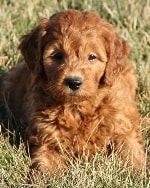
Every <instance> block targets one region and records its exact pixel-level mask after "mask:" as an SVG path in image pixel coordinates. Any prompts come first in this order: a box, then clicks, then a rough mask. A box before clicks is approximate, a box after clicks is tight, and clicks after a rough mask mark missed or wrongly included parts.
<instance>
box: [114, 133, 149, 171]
mask: <svg viewBox="0 0 150 188" xmlns="http://www.w3.org/2000/svg"><path fill="white" fill-rule="evenodd" d="M114 143H115V150H117V151H118V152H119V155H120V156H121V159H122V160H123V162H124V163H126V164H127V165H128V166H134V167H135V168H136V169H144V167H145V165H146V155H145V153H144V149H143V148H144V146H143V145H144V144H143V140H142V136H141V134H140V133H139V132H137V131H132V132H130V133H128V134H124V135H116V136H115V137H114Z"/></svg>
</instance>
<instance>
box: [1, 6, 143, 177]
mask: <svg viewBox="0 0 150 188" xmlns="http://www.w3.org/2000/svg"><path fill="white" fill-rule="evenodd" d="M19 48H20V50H21V53H22V55H23V57H24V60H25V61H24V62H22V63H20V64H18V65H17V66H16V67H15V68H13V69H12V70H11V71H10V72H9V74H8V76H7V77H6V78H5V81H4V87H5V89H4V94H5V97H6V98H7V101H8V104H9V107H10V109H11V110H12V112H13V114H14V115H15V117H16V119H17V120H18V122H20V123H21V124H22V125H23V126H24V127H25V129H26V132H27V138H28V141H29V146H30V153H31V159H32V164H33V167H36V168H38V169H39V170H41V171H42V172H48V173H49V174H53V173H54V171H55V170H56V169H58V168H59V167H60V168H65V166H66V164H65V159H64V157H63V154H65V155H66V154H67V155H68V156H71V157H73V158H74V157H79V156H81V155H82V154H83V153H84V154H85V155H88V156H89V157H90V156H92V155H93V154H94V153H95V152H99V151H101V150H102V148H104V147H106V148H107V147H108V146H109V145H110V144H113V146H114V149H115V150H117V149H118V148H121V150H120V156H121V158H122V160H124V161H126V160H128V164H129V165H132V164H133V166H134V167H136V168H140V169H141V168H143V167H144V163H145V154H144V150H143V141H142V136H141V132H140V126H139V114H138V110H137V107H136V104H135V90H136V88H137V82H136V78H135V75H134V71H133V68H132V66H131V65H130V63H129V60H128V56H129V49H128V46H127V44H126V42H125V41H123V40H122V39H120V38H119V36H118V34H117V33H116V30H115V28H114V27H113V26H112V25H111V24H109V23H107V22H106V21H104V20H103V19H101V18H100V17H99V16H98V15H96V14H94V13H90V12H79V11H76V10H69V11H64V12H62V13H58V14H55V15H53V16H52V17H51V18H50V19H43V20H41V22H40V24H39V25H38V26H37V27H36V28H34V29H33V30H32V31H31V32H30V33H29V34H27V35H25V36H24V37H23V38H22V41H21V44H20V46H19ZM70 79H71V83H70ZM72 82H73V83H72Z"/></svg>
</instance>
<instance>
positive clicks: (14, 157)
mask: <svg viewBox="0 0 150 188" xmlns="http://www.w3.org/2000/svg"><path fill="white" fill-rule="evenodd" d="M68 8H76V9H79V10H92V11H97V12H98V13H99V14H100V15H101V16H102V17H103V18H105V19H107V20H108V21H109V22H111V23H112V24H114V25H115V26H116V27H117V30H118V32H119V33H120V35H121V36H122V37H123V38H124V39H125V40H127V41H128V43H129V45H130V47H131V61H132V63H133V64H134V66H135V67H136V70H137V77H138V82H139V89H138V91H137V104H138V106H139V110H140V113H141V117H142V123H141V125H142V126H143V127H142V130H143V135H144V138H145V143H146V144H145V148H146V151H147V153H148V154H149V155H150V141H149V138H150V76H149V75H150V53H149V52H150V21H149V20H150V14H149V12H150V0H138V1H137V0H126V1H124V0H119V1H118V0H103V1H102V0H84V1H80V0H68V1H65V0H51V1H49V0H32V1H27V0H1V6H0V23H1V24H0V44H1V45H0V78H1V77H2V75H3V74H4V73H5V72H7V71H8V70H9V69H10V68H11V67H12V66H13V65H14V64H16V63H18V62H19V61H20V53H19V51H18V49H17V47H18V45H19V39H20V37H21V36H22V35H23V34H25V33H26V32H27V31H28V30H30V29H31V28H32V27H33V26H35V25H36V24H37V22H38V20H40V18H42V17H49V16H50V15H52V14H53V13H56V12H58V11H61V10H64V9H68ZM0 80H1V79H0ZM1 114H3V112H2V111H1V112H0V116H2V115H1ZM7 123H9V122H7ZM1 125H2V123H1ZM0 143H1V144H0V187H4V188H5V187H30V186H31V184H32V185H33V187H42V186H43V187H54V188H55V187H56V188H57V187H59V188H65V187H69V188H77V187H78V188H79V187H80V188H82V187H83V188H85V187H87V188H88V187H89V188H92V187H93V188H95V187H96V188H97V187H108V188H116V187H118V188H119V187H126V188H127V187H134V188H136V187H137V188H139V187H140V188H142V187H143V188H148V187H150V177H149V176H148V175H147V174H146V173H145V172H144V171H143V172H142V173H141V174H138V175H137V173H136V172H135V171H134V170H133V169H131V168H127V167H126V168H125V167H122V165H121V164H120V162H119V161H117V159H116V156H115V155H114V154H112V155H111V156H110V157H109V158H108V157H106V156H105V155H104V154H99V155H98V154H97V155H95V156H94V158H93V159H92V160H91V161H90V162H88V161H84V162H83V161H82V160H79V161H78V162H77V163H76V164H73V163H72V162H71V161H70V163H71V164H70V165H69V171H68V172H67V174H62V176H61V177H57V178H56V177H53V178H48V177H45V176H44V175H43V176H39V177H38V179H37V181H36V182H34V183H33V182H31V183H30V185H29V184H28V182H27V172H28V169H29V165H30V158H29V157H28V155H27V153H26V149H25V146H24V144H23V142H22V141H20V144H19V146H18V147H16V146H15V145H13V144H10V142H9V134H7V136H4V135H2V133H0Z"/></svg>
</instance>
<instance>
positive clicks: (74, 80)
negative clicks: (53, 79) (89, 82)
mask: <svg viewBox="0 0 150 188" xmlns="http://www.w3.org/2000/svg"><path fill="white" fill-rule="evenodd" d="M82 83H83V81H82V78H80V77H68V78H65V80H64V84H65V85H66V86H68V87H69V88H70V89H71V90H73V91H75V90H78V89H79V88H80V87H81V85H82Z"/></svg>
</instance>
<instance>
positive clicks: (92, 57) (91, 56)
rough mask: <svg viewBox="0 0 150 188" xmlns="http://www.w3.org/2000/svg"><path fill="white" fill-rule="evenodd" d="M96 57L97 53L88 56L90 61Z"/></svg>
mask: <svg viewBox="0 0 150 188" xmlns="http://www.w3.org/2000/svg"><path fill="white" fill-rule="evenodd" d="M95 59H96V55H94V54H90V55H89V57H88V60H89V61H94V60H95Z"/></svg>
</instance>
